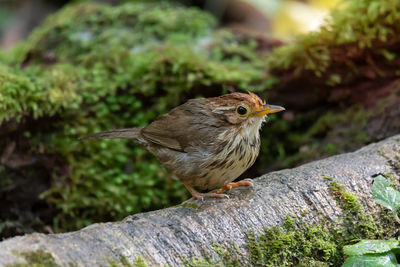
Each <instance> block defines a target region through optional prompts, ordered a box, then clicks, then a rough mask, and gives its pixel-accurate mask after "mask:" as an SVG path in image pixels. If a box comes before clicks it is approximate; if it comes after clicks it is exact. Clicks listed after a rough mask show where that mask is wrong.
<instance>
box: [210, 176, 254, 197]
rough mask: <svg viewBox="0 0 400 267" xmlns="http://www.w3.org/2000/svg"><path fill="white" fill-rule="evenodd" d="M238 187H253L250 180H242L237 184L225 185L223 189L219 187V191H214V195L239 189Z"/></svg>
mask: <svg viewBox="0 0 400 267" xmlns="http://www.w3.org/2000/svg"><path fill="white" fill-rule="evenodd" d="M239 186H250V187H253V182H252V181H251V179H243V180H241V181H239V182H236V183H229V184H226V185H224V186H223V187H221V188H220V189H219V190H217V191H215V193H217V194H221V193H223V192H226V191H229V190H231V189H232V188H235V187H239Z"/></svg>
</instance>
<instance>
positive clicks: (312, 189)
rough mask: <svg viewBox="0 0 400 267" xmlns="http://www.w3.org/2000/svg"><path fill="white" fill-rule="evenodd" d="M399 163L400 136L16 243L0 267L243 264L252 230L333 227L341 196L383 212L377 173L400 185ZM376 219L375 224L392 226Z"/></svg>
mask: <svg viewBox="0 0 400 267" xmlns="http://www.w3.org/2000/svg"><path fill="white" fill-rule="evenodd" d="M399 158H400V135H396V136H394V137H391V138H388V139H386V140H384V141H381V142H379V143H374V144H371V145H368V146H366V147H364V148H362V149H360V150H358V151H356V152H353V153H348V154H342V155H338V156H333V157H330V158H327V159H323V160H319V161H315V162H312V163H309V164H306V165H303V166H300V167H297V168H294V169H286V170H282V171H277V172H272V173H268V174H266V175H263V176H261V177H259V178H257V179H255V180H254V187H253V188H252V189H249V188H242V189H234V190H232V191H231V192H230V193H229V195H230V199H206V200H204V201H203V202H202V201H196V202H193V203H191V204H186V205H179V206H175V207H172V208H167V209H164V210H158V211H153V212H148V213H141V214H136V215H132V216H128V217H127V218H125V219H124V220H123V221H120V222H110V223H100V224H93V225H91V226H89V227H86V228H84V229H82V230H79V231H76V232H70V233H64V234H52V235H46V234H30V235H25V236H20V237H14V238H11V239H8V240H5V241H3V242H1V243H0V265H2V266H4V265H6V264H12V263H15V262H21V261H22V259H21V258H20V257H19V256H21V255H24V254H23V253H25V254H26V253H29V251H41V253H44V252H46V253H50V254H51V255H52V257H53V259H54V263H56V264H59V265H61V266H68V265H69V264H73V265H74V264H75V265H77V266H100V265H102V266H107V265H109V264H110V262H111V263H112V262H114V263H115V261H116V262H119V261H120V260H121V258H120V257H121V256H123V259H124V262H126V261H129V262H135V260H136V261H137V259H139V258H140V259H142V260H143V261H144V262H145V263H146V264H148V265H150V266H154V265H164V264H168V265H170V266H178V265H182V263H183V262H185V261H193V259H205V258H206V259H208V260H212V261H213V262H218V260H219V259H218V257H219V256H218V253H216V251H215V244H217V245H219V246H220V247H225V248H233V247H234V248H236V249H231V251H230V253H232V257H237V260H238V261H237V262H238V263H239V264H243V265H246V264H248V263H249V262H248V261H249V255H248V253H249V252H248V245H247V244H248V242H249V240H248V235H249V233H250V231H253V233H255V235H256V236H257V234H258V233H260V232H261V231H262V230H263V229H265V228H271V227H274V226H277V225H281V224H282V223H283V222H284V221H285V218H287V217H288V216H290V217H292V218H298V219H301V220H302V221H304V222H309V223H312V224H315V225H317V224H319V223H321V222H322V221H325V222H328V223H327V225H329V224H331V225H334V224H335V222H336V221H337V220H338V218H340V217H341V216H344V214H345V213H348V212H349V211H346V210H344V206H343V205H340V204H339V203H338V202H337V193H338V190H345V191H346V192H347V194H348V195H350V194H351V195H354V196H355V197H356V198H357V199H358V200H359V201H360V203H361V209H360V211H359V212H363V213H365V214H366V215H367V216H370V215H372V214H378V213H379V212H381V209H380V208H379V206H377V205H376V204H374V201H373V200H372V198H371V186H372V184H373V181H374V177H376V176H377V175H379V174H384V175H388V174H389V173H390V175H391V177H392V178H393V177H394V178H395V179H397V181H398V179H399ZM332 184H335V185H336V186H335V189H334V191H332ZM339 184H340V186H339V187H338V186H337V185H339ZM335 190H336V191H335ZM335 192H336V193H335ZM354 220H355V219H354ZM379 220H380V219H379V218H378V219H377V221H375V222H371V223H375V224H376V225H381V226H380V227H384V228H390V227H391V225H384V224H382V223H381V222H379ZM391 224H393V225H392V226H396V225H395V223H394V222H392V223H391ZM266 245H267V246H268V244H266ZM46 255H48V254H46ZM238 255H239V256H238Z"/></svg>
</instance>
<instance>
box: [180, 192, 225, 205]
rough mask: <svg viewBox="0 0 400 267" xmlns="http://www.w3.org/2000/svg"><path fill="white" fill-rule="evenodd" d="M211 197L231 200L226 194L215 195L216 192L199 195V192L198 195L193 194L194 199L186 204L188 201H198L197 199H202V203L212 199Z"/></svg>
mask: <svg viewBox="0 0 400 267" xmlns="http://www.w3.org/2000/svg"><path fill="white" fill-rule="evenodd" d="M211 197H214V198H229V196H228V195H226V194H220V193H214V192H208V193H199V192H197V193H194V194H192V198H190V199H189V200H187V201H185V203H186V202H188V201H191V200H197V199H200V200H201V201H203V200H204V199H205V198H211Z"/></svg>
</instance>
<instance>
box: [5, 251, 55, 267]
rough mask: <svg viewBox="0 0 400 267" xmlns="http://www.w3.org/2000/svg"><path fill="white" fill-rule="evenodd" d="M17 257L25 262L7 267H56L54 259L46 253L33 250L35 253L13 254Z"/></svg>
mask: <svg viewBox="0 0 400 267" xmlns="http://www.w3.org/2000/svg"><path fill="white" fill-rule="evenodd" d="M15 255H16V256H18V257H21V258H23V259H24V260H25V262H15V263H13V264H8V265H7V267H23V266H29V267H56V266H58V265H57V264H55V262H54V258H53V256H52V255H51V254H50V253H47V252H45V251H43V250H40V249H38V250H35V251H25V252H21V253H16V254H15Z"/></svg>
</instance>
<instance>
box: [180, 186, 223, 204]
mask: <svg viewBox="0 0 400 267" xmlns="http://www.w3.org/2000/svg"><path fill="white" fill-rule="evenodd" d="M182 183H183V182H182ZM183 185H184V186H185V187H186V188H187V190H188V191H189V192H190V194H191V195H192V198H191V199H189V200H192V199H201V200H203V199H204V198H207V197H218V198H223V197H225V198H229V196H228V195H226V194H220V193H214V192H208V193H200V192H197V191H196V190H195V189H194V188H193V187H192V186H191V185H189V184H187V183H183ZM189 200H188V201H189Z"/></svg>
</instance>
